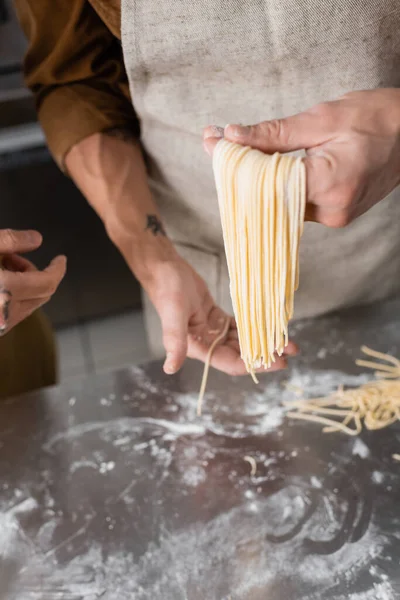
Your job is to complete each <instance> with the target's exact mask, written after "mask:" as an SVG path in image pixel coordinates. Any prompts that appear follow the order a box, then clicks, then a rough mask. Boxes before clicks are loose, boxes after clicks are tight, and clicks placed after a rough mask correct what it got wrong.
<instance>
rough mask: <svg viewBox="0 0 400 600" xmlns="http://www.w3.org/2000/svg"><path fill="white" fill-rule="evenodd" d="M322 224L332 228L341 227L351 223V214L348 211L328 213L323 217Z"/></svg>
mask: <svg viewBox="0 0 400 600" xmlns="http://www.w3.org/2000/svg"><path fill="white" fill-rule="evenodd" d="M321 223H322V225H326V227H330V228H331V229H340V228H342V227H346V225H348V224H349V223H350V216H349V214H348V213H347V212H340V213H336V214H333V215H326V216H324V217H322V218H321Z"/></svg>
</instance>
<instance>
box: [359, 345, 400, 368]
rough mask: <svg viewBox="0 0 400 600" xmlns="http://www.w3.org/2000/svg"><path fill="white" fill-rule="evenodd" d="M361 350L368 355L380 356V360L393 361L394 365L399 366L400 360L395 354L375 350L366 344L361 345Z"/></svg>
mask: <svg viewBox="0 0 400 600" xmlns="http://www.w3.org/2000/svg"><path fill="white" fill-rule="evenodd" d="M361 352H363V353H364V354H367V355H368V356H373V357H374V358H380V359H381V360H386V361H387V362H391V363H393V364H394V365H395V366H396V367H399V368H400V360H399V359H398V358H396V357H395V356H391V355H390V354H384V353H383V352H377V351H376V350H372V349H371V348H368V346H361Z"/></svg>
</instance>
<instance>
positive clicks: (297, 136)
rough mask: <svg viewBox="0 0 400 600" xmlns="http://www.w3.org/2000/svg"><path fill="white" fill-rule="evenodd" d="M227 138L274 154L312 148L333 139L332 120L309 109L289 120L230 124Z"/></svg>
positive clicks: (225, 132)
mask: <svg viewBox="0 0 400 600" xmlns="http://www.w3.org/2000/svg"><path fill="white" fill-rule="evenodd" d="M224 135H225V139H227V140H229V141H230V142H236V143H237V144H242V145H243V146H251V147H252V148H256V149H258V150H261V151H262V152H266V153H268V154H271V153H273V152H292V151H295V150H302V149H303V148H312V147H313V146H318V145H320V144H323V143H324V142H327V141H329V139H330V137H331V128H330V122H329V121H328V122H327V121H324V119H323V118H322V117H321V116H320V112H318V111H307V112H304V113H300V114H298V115H293V116H291V117H287V118H285V119H272V120H270V121H263V122H262V123H257V124H256V125H247V126H243V125H227V126H226V127H225V130H224Z"/></svg>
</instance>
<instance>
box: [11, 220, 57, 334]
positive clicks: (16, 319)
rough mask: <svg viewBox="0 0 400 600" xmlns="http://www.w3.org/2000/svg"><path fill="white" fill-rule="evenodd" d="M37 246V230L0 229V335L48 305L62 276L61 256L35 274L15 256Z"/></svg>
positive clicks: (31, 266)
mask: <svg viewBox="0 0 400 600" xmlns="http://www.w3.org/2000/svg"><path fill="white" fill-rule="evenodd" d="M41 243H42V236H41V235H40V233H38V232H37V231H15V230H11V229H2V230H0V257H1V258H2V262H1V267H2V268H1V270H0V335H4V334H5V333H7V332H8V331H9V330H10V329H12V328H13V327H15V325H17V324H18V323H20V322H21V321H23V320H24V319H26V318H27V317H29V315H31V314H32V313H33V312H34V311H35V310H36V309H38V308H39V307H40V306H42V305H43V304H45V303H46V302H48V300H50V298H51V296H52V295H53V294H54V292H55V291H56V289H57V287H58V285H59V283H60V282H61V280H62V278H63V277H64V275H65V270H66V258H65V256H58V257H57V258H55V259H54V260H53V261H52V262H51V263H50V265H49V266H48V267H47V268H46V269H44V270H43V271H39V270H38V269H37V268H36V267H35V265H33V264H32V263H31V262H30V261H29V260H27V259H26V258H23V257H22V256H20V255H19V254H20V253H24V252H31V251H33V250H36V249H37V248H39V246H40V245H41Z"/></svg>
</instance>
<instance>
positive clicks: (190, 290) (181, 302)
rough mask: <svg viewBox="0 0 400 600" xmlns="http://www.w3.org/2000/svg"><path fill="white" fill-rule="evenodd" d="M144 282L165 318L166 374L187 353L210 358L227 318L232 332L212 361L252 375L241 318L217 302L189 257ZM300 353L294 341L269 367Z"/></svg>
mask: <svg viewBox="0 0 400 600" xmlns="http://www.w3.org/2000/svg"><path fill="white" fill-rule="evenodd" d="M143 283H144V287H145V288H146V291H147V293H148V294H149V296H150V299H151V301H152V302H153V304H154V306H155V308H156V310H157V312H158V315H159V317H160V319H161V324H162V330H163V342H164V347H165V350H166V354H167V357H166V361H165V364H164V370H165V372H166V373H175V372H176V371H177V370H178V369H179V368H180V367H181V366H182V364H183V362H184V360H185V358H186V356H189V357H190V358H195V359H198V360H200V361H203V362H204V361H205V359H206V357H207V353H208V350H209V348H210V346H211V344H212V342H213V341H214V340H215V339H216V338H217V337H218V336H219V335H220V334H221V333H222V332H223V330H224V327H225V325H226V322H227V319H229V329H228V332H227V334H226V336H225V338H224V339H223V340H221V343H220V344H218V345H217V346H216V348H215V352H214V353H213V356H212V360H211V365H212V366H213V367H215V368H216V369H219V370H220V371H223V372H224V373H228V374H229V375H245V374H246V373H247V371H246V368H245V365H244V362H243V361H242V359H241V358H240V348H239V341H238V333H237V328H236V323H235V319H234V318H233V317H230V316H229V315H228V314H227V313H225V312H224V311H223V310H222V309H221V308H219V307H218V306H217V305H216V304H215V302H214V300H213V298H212V296H211V294H210V292H209V290H208V288H207V285H206V283H205V282H204V281H203V279H202V278H201V277H200V276H199V275H198V274H197V273H196V271H195V270H194V269H193V268H192V267H191V266H190V265H189V264H188V263H187V262H186V261H184V260H183V259H182V258H180V257H179V256H177V257H176V259H175V260H173V261H169V262H165V263H160V264H159V265H158V267H155V268H153V269H152V276H151V278H150V279H149V280H148V281H144V282H143ZM296 352H297V349H296V346H295V345H294V344H293V343H292V342H290V343H289V345H288V346H287V348H286V349H285V355H283V356H282V357H280V358H279V357H277V358H276V362H275V363H273V365H272V367H271V369H269V370H270V371H276V370H279V369H283V368H285V366H286V356H290V355H294V354H296ZM259 371H260V372H264V371H265V369H260V370H259Z"/></svg>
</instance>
